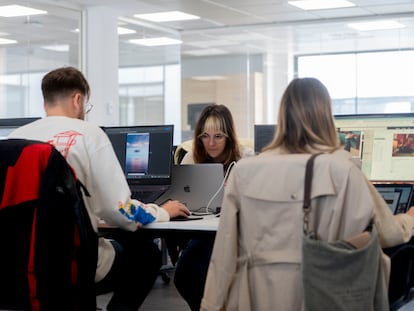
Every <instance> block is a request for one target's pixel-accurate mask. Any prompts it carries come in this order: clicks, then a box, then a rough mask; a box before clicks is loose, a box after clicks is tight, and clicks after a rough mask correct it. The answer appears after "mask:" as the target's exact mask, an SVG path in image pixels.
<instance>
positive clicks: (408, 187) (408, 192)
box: [374, 183, 413, 214]
mask: <svg viewBox="0 0 414 311" xmlns="http://www.w3.org/2000/svg"><path fill="white" fill-rule="evenodd" d="M374 186H375V188H376V189H377V190H378V192H379V193H381V195H383V194H384V193H395V192H399V193H400V194H401V196H400V198H399V202H398V206H397V209H396V210H395V213H397V214H398V213H405V212H406V211H407V209H408V208H409V207H410V203H411V197H412V193H413V184H395V183H389V184H384V183H376V184H374Z"/></svg>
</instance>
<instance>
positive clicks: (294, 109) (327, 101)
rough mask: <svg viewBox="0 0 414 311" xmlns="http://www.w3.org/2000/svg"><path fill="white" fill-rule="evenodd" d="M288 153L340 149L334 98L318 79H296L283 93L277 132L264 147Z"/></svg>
mask: <svg viewBox="0 0 414 311" xmlns="http://www.w3.org/2000/svg"><path fill="white" fill-rule="evenodd" d="M275 148H281V149H282V150H283V151H285V152H288V153H312V152H314V151H334V150H336V149H338V148H339V139H338V134H337V132H336V129H335V124H334V120H333V117H332V108H331V97H330V95H329V92H328V90H327V89H326V87H325V86H324V85H323V84H322V83H321V82H320V81H319V80H318V79H315V78H296V79H293V80H292V81H291V82H290V84H289V85H288V87H287V88H286V90H285V92H284V93H283V96H282V99H281V102H280V107H279V116H278V122H277V127H276V133H275V136H274V139H273V141H272V142H271V143H270V144H269V145H268V146H267V147H265V148H264V150H269V149H275Z"/></svg>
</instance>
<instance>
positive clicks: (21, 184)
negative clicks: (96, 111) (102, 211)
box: [0, 139, 98, 310]
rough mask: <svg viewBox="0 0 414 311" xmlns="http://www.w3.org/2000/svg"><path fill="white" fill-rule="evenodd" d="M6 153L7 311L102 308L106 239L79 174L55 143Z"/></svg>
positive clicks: (1, 148) (2, 303)
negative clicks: (100, 259)
mask: <svg viewBox="0 0 414 311" xmlns="http://www.w3.org/2000/svg"><path fill="white" fill-rule="evenodd" d="M0 154H1V158H0V241H1V242H0V245H2V252H1V256H0V280H1V282H0V309H7V310H95V309H96V296H95V288H94V278H95V271H96V262H97V249H98V244H97V243H98V240H97V235H96V233H95V232H94V230H93V228H92V225H91V222H90V219H89V216H88V213H87V211H86V208H85V205H84V203H83V198H82V193H81V186H80V183H79V181H77V179H76V177H75V176H74V173H73V171H72V169H71V168H70V166H69V165H68V163H67V162H66V160H65V159H64V158H63V156H62V155H61V154H60V153H59V152H58V151H57V150H56V149H55V148H54V147H53V146H51V145H49V144H47V143H42V142H36V141H29V140H22V139H9V140H2V141H0Z"/></svg>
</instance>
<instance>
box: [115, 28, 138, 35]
mask: <svg viewBox="0 0 414 311" xmlns="http://www.w3.org/2000/svg"><path fill="white" fill-rule="evenodd" d="M117 29H118V35H129V34H131V33H136V31H135V30H133V29H129V28H125V27H118V28H117Z"/></svg>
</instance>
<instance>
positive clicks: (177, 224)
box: [139, 215, 220, 232]
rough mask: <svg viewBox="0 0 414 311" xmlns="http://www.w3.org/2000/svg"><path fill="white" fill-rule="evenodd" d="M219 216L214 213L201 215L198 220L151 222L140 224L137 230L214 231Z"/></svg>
mask: <svg viewBox="0 0 414 311" xmlns="http://www.w3.org/2000/svg"><path fill="white" fill-rule="evenodd" d="M219 220H220V218H219V217H216V216H214V215H208V216H203V219H198V220H183V221H166V222H153V223H150V224H147V225H145V226H142V227H141V228H140V229H139V230H156V231H161V230H167V231H170V230H177V231H203V232H216V231H217V228H218V224H219Z"/></svg>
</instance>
